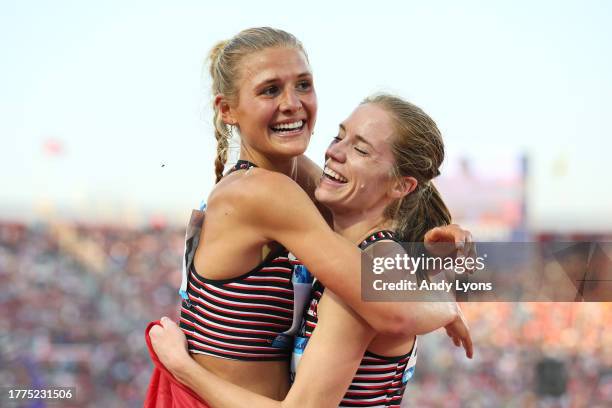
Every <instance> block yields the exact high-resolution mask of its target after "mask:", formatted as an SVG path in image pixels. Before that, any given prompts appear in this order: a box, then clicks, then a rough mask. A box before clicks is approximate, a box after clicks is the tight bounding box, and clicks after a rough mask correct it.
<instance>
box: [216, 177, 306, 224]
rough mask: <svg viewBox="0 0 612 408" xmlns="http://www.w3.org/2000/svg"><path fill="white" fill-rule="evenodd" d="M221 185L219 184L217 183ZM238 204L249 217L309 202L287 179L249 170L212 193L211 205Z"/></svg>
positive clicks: (300, 190)
mask: <svg viewBox="0 0 612 408" xmlns="http://www.w3.org/2000/svg"><path fill="white" fill-rule="evenodd" d="M219 184H221V183H219ZM216 202H230V203H237V202H239V203H240V207H241V208H242V209H243V210H244V211H246V212H248V213H249V214H250V215H251V216H252V215H257V214H258V213H261V214H260V215H265V213H269V212H272V211H279V210H282V209H285V208H288V207H289V206H294V208H295V206H296V205H299V204H300V203H306V202H310V200H309V198H308V196H307V195H306V193H305V192H304V191H303V190H302V189H301V188H300V186H299V185H298V184H297V183H296V182H295V181H293V180H292V179H291V178H290V177H288V176H286V175H284V174H282V173H278V172H274V171H269V170H265V169H258V168H252V169H250V170H248V171H246V172H243V173H242V174H236V175H234V176H232V177H231V178H228V180H226V182H224V183H223V185H219V186H218V188H216V189H215V191H214V193H213V194H211V197H210V204H211V205H214V204H215V203H216Z"/></svg>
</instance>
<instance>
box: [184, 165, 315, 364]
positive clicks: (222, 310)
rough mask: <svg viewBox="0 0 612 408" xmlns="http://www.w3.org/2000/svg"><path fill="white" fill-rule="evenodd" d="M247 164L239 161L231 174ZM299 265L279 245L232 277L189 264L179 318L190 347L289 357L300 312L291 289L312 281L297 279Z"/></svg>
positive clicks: (230, 355) (237, 356)
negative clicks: (219, 276) (204, 272)
mask: <svg viewBox="0 0 612 408" xmlns="http://www.w3.org/2000/svg"><path fill="white" fill-rule="evenodd" d="M251 167H255V165H254V164H252V163H250V162H247V161H243V160H240V161H238V163H237V164H236V165H235V166H234V167H233V168H232V169H231V170H230V172H232V171H235V170H241V169H249V168H251ZM300 267H301V263H300V262H299V261H297V260H296V259H295V257H293V256H292V255H290V254H289V253H288V251H287V250H286V249H285V248H283V247H281V246H280V245H279V248H277V249H276V250H274V251H273V252H272V253H271V254H270V255H269V256H268V257H267V258H266V259H265V260H264V261H263V262H262V263H261V264H259V265H258V266H257V267H255V268H254V269H252V270H251V271H249V272H247V273H245V274H243V275H240V276H238V277H236V278H232V279H224V280H218V279H214V280H212V279H206V278H204V277H202V276H201V275H199V274H198V272H197V271H196V270H195V266H194V265H193V263H192V264H191V265H190V266H189V270H188V280H187V290H186V296H187V298H186V299H185V301H183V304H182V307H181V317H180V327H181V328H182V329H183V332H184V333H185V335H186V336H187V343H188V349H189V351H190V352H191V353H198V354H207V355H211V356H216V357H222V358H227V359H232V360H249V361H271V360H285V359H288V358H289V356H290V355H291V347H292V345H293V338H292V337H291V334H292V332H294V331H297V328H298V327H299V323H300V318H301V316H302V314H303V310H304V303H301V304H297V303H300V302H299V301H298V302H295V303H294V295H295V289H296V288H299V289H300V290H306V293H308V292H309V291H310V287H311V282H312V279H311V278H310V280H308V279H305V283H301V281H300V279H301V278H303V277H302V276H300V274H301V273H303V272H304V271H305V268H303V267H301V268H302V269H300ZM305 288H307V289H305ZM302 297H304V298H306V300H307V295H306V294H304V296H302ZM294 308H295V310H294ZM294 321H295V324H294Z"/></svg>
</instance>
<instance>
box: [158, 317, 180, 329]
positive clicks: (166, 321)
mask: <svg viewBox="0 0 612 408" xmlns="http://www.w3.org/2000/svg"><path fill="white" fill-rule="evenodd" d="M159 322H160V323H161V325H162V326H163V327H164V328H174V327H177V324H176V323H175V322H174V320H172V319H170V318H169V317H166V316H163V317H162V318H161V319H159Z"/></svg>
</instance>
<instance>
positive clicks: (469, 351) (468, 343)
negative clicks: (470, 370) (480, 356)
mask: <svg viewBox="0 0 612 408" xmlns="http://www.w3.org/2000/svg"><path fill="white" fill-rule="evenodd" d="M461 342H462V343H463V348H464V349H465V355H466V357H467V358H472V357H473V356H474V345H473V344H472V337H471V336H470V333H469V332H468V334H467V335H466V336H465V337H464V338H463V339H461Z"/></svg>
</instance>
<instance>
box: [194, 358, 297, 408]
mask: <svg viewBox="0 0 612 408" xmlns="http://www.w3.org/2000/svg"><path fill="white" fill-rule="evenodd" d="M191 356H192V357H193V358H194V360H195V361H196V362H197V363H198V364H199V365H201V366H202V367H204V368H205V369H207V370H208V371H210V372H211V373H213V374H215V375H217V376H218V377H220V378H223V379H224V380H227V381H229V382H231V383H233V384H236V385H239V386H241V387H243V388H245V389H247V390H249V391H253V392H255V393H257V394H260V395H263V396H266V397H269V398H272V399H274V400H277V401H282V400H283V399H284V398H285V396H286V395H287V392H288V391H289V361H240V360H229V359H224V358H218V357H213V356H208V355H205V354H191Z"/></svg>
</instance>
